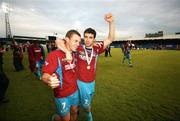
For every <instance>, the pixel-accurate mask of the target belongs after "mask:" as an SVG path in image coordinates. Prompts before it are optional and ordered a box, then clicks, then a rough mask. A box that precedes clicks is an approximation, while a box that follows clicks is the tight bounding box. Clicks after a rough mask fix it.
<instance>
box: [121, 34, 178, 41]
mask: <svg viewBox="0 0 180 121" xmlns="http://www.w3.org/2000/svg"><path fill="white" fill-rule="evenodd" d="M166 39H179V40H180V34H175V35H163V36H161V37H144V38H133V37H130V38H128V39H125V40H119V41H128V40H131V41H133V40H166Z"/></svg>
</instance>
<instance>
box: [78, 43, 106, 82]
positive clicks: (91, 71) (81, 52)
mask: <svg viewBox="0 0 180 121" xmlns="http://www.w3.org/2000/svg"><path fill="white" fill-rule="evenodd" d="M104 50H105V49H104V42H99V43H98V44H96V45H94V46H93V47H92V49H88V48H85V46H79V48H78V50H77V66H78V69H77V70H78V79H79V80H81V81H83V82H92V81H94V80H95V77H96V64H97V59H98V55H99V54H101V53H103V52H104ZM86 53H87V54H86ZM87 55H88V57H87ZM87 59H88V61H87ZM88 63H89V64H88Z"/></svg>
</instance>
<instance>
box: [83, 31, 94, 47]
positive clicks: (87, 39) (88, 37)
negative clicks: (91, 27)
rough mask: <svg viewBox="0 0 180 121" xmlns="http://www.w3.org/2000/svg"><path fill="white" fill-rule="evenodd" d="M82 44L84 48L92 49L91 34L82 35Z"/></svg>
mask: <svg viewBox="0 0 180 121" xmlns="http://www.w3.org/2000/svg"><path fill="white" fill-rule="evenodd" d="M84 43H85V46H86V47H92V46H93V43H94V35H93V34H91V33H85V34H84Z"/></svg>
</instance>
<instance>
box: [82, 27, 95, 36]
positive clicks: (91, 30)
mask: <svg viewBox="0 0 180 121" xmlns="http://www.w3.org/2000/svg"><path fill="white" fill-rule="evenodd" d="M85 33H90V34H93V35H94V38H96V31H95V30H94V29H92V28H87V29H86V30H85V31H84V35H85Z"/></svg>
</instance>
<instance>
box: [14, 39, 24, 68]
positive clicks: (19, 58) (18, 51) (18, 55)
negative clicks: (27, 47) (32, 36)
mask: <svg viewBox="0 0 180 121" xmlns="http://www.w3.org/2000/svg"><path fill="white" fill-rule="evenodd" d="M12 47H13V65H14V67H15V70H16V71H21V70H24V66H23V50H22V47H21V46H20V44H18V43H17V42H16V41H14V42H13V45H12Z"/></svg>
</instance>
